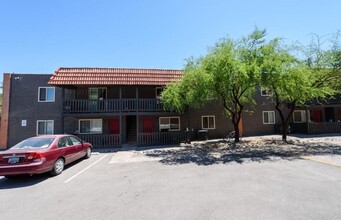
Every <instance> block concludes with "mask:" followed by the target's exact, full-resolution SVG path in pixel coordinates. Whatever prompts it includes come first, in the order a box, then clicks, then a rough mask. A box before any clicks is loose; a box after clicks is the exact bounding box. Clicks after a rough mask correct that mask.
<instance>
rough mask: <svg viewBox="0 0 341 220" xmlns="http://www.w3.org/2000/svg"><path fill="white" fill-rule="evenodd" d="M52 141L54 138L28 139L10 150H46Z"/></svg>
mask: <svg viewBox="0 0 341 220" xmlns="http://www.w3.org/2000/svg"><path fill="white" fill-rule="evenodd" d="M53 140H54V138H29V139H26V140H23V141H22V142H20V143H18V144H16V145H14V146H13V147H12V148H11V149H25V148H47V147H49V146H50V144H51V143H52V142H53Z"/></svg>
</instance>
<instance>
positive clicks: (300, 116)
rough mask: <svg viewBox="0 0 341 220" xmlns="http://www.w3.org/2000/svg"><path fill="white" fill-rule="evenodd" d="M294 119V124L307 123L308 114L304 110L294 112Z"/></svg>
mask: <svg viewBox="0 0 341 220" xmlns="http://www.w3.org/2000/svg"><path fill="white" fill-rule="evenodd" d="M293 117H294V123H304V122H306V114H305V111H304V110H297V111H294V114H293Z"/></svg>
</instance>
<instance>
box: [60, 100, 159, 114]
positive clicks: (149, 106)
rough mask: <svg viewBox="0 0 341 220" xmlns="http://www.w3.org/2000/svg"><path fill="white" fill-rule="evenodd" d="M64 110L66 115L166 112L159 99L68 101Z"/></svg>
mask: <svg viewBox="0 0 341 220" xmlns="http://www.w3.org/2000/svg"><path fill="white" fill-rule="evenodd" d="M63 109H64V112H65V113H92V112H94V113H95V112H162V111H164V110H163V105H162V103H161V101H160V100H158V99H105V100H87V99H85V100H84V99H78V100H66V101H64V106H63Z"/></svg>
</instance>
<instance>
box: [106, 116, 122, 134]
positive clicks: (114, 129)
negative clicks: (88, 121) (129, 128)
mask: <svg viewBox="0 0 341 220" xmlns="http://www.w3.org/2000/svg"><path fill="white" fill-rule="evenodd" d="M108 130H109V134H119V133H120V121H119V119H118V118H111V119H109V128H108Z"/></svg>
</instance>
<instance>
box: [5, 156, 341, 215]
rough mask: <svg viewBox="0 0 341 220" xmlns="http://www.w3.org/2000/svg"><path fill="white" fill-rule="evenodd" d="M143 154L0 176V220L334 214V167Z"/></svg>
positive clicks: (338, 174)
mask: <svg viewBox="0 0 341 220" xmlns="http://www.w3.org/2000/svg"><path fill="white" fill-rule="evenodd" d="M161 151H164V152H167V149H161ZM146 152H147V151H121V152H103V153H98V154H94V155H92V157H91V158H90V159H88V160H81V161H78V162H76V163H73V164H71V165H70V166H67V167H66V170H64V172H63V173H62V174H61V175H59V176H56V177H50V176H49V175H48V174H43V175H37V176H32V177H19V178H17V179H14V180H7V179H5V178H2V177H0V202H1V206H0V216H1V219H68V218H70V219H71V218H72V219H160V218H162V219H340V217H341V210H340V207H341V167H340V166H337V164H328V163H323V162H318V161H314V160H310V159H309V158H307V159H302V158H301V159H282V158H277V159H276V158H274V159H271V160H262V161H252V160H248V161H244V162H242V163H238V162H236V161H231V162H228V163H211V164H208V165H207V164H206V165H205V164H200V163H195V162H193V161H191V160H187V161H183V162H178V163H168V162H167V161H166V162H165V160H164V159H165V158H167V157H169V155H168V156H167V157H166V156H165V155H162V156H160V157H154V156H150V155H149V154H148V153H146ZM148 155H149V156H148ZM334 156H335V155H330V156H329V157H334ZM336 156H338V155H336ZM168 159H169V158H168ZM320 159H321V158H320ZM322 159H323V158H322ZM334 159H335V158H334Z"/></svg>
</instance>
